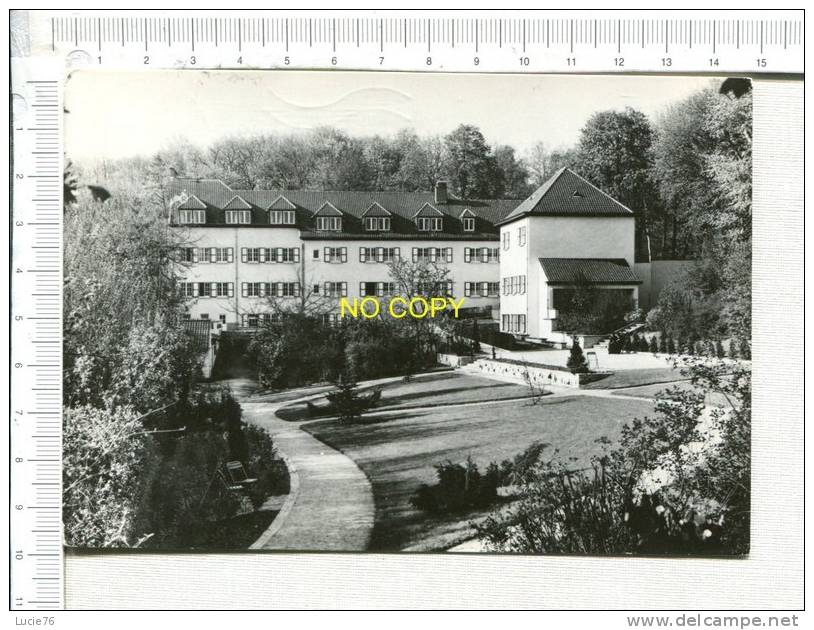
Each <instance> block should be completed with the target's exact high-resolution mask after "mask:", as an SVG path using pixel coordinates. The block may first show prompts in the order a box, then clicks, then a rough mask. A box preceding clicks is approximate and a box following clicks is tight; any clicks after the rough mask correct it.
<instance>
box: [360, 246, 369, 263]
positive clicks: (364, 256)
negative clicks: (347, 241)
mask: <svg viewBox="0 0 814 630" xmlns="http://www.w3.org/2000/svg"><path fill="white" fill-rule="evenodd" d="M359 262H367V248H366V247H360V248H359Z"/></svg>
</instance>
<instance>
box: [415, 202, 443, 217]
mask: <svg viewBox="0 0 814 630" xmlns="http://www.w3.org/2000/svg"><path fill="white" fill-rule="evenodd" d="M442 216H444V213H443V212H441V211H440V210H439V209H438V208H436V207H435V206H434V205H432V204H431V203H430V202H429V201H428V202H427V203H425V204H424V205H423V206H421V207H420V208H419V209H418V212H416V213H415V214H414V215H413V218H414V219H416V218H418V217H442Z"/></svg>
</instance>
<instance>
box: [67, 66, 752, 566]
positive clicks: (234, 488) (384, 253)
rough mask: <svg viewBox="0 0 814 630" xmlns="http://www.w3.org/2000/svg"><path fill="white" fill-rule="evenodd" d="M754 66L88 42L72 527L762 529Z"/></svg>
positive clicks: (370, 535) (154, 545) (444, 543)
mask: <svg viewBox="0 0 814 630" xmlns="http://www.w3.org/2000/svg"><path fill="white" fill-rule="evenodd" d="M752 87H753V86H752V82H751V80H750V79H748V78H741V77H739V76H710V75H707V76H701V75H693V76H690V75H687V76H679V75H675V76H667V75H661V76H657V75H644V74H641V75H635V76H632V75H627V76H626V75H614V76H612V75H545V74H500V73H493V74H477V73H459V74H453V73H444V72H436V73H411V72H377V73H374V72H354V71H337V72H330V71H274V70H269V71H254V70H242V71H238V70H196V69H186V70H152V71H150V72H146V71H138V70H126V71H121V70H119V71H111V70H77V71H74V72H71V73H70V74H69V75H68V77H67V79H66V82H65V92H64V110H65V113H64V121H65V122H64V125H65V128H64V143H65V147H64V154H65V162H64V185H63V192H64V199H63V206H64V207H63V221H64V222H63V246H64V256H63V299H62V309H63V357H62V359H63V372H62V374H63V376H62V388H63V389H62V396H63V438H62V439H63V450H62V459H63V488H62V499H63V505H62V520H63V528H64V541H65V544H66V545H67V546H68V547H70V548H74V549H75V550H78V551H81V550H93V551H101V550H105V551H108V552H111V553H123V552H125V551H133V550H137V551H143V552H153V553H162V552H173V551H198V552H221V551H230V552H236V551H243V552H246V553H259V552H269V551H290V552H291V551H315V552H316V551H341V552H422V553H424V552H432V553H446V552H452V553H455V552H461V553H472V554H477V553H502V554H506V553H511V554H546V555H555V554H569V555H586V556H631V555H641V556H677V557H690V556H704V557H745V556H748V554H749V553H750V522H751V519H750V516H751V481H750V480H751V365H752V362H751V358H752V120H753V117H752ZM622 561H625V562H632V561H629V560H622Z"/></svg>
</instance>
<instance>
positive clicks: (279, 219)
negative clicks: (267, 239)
mask: <svg viewBox="0 0 814 630" xmlns="http://www.w3.org/2000/svg"><path fill="white" fill-rule="evenodd" d="M294 222H295V217H294V211H293V210H269V223H270V224H271V225H294Z"/></svg>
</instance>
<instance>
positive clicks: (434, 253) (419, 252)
mask: <svg viewBox="0 0 814 630" xmlns="http://www.w3.org/2000/svg"><path fill="white" fill-rule="evenodd" d="M439 261H440V262H446V263H451V262H452V248H451V247H413V262H439Z"/></svg>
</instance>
